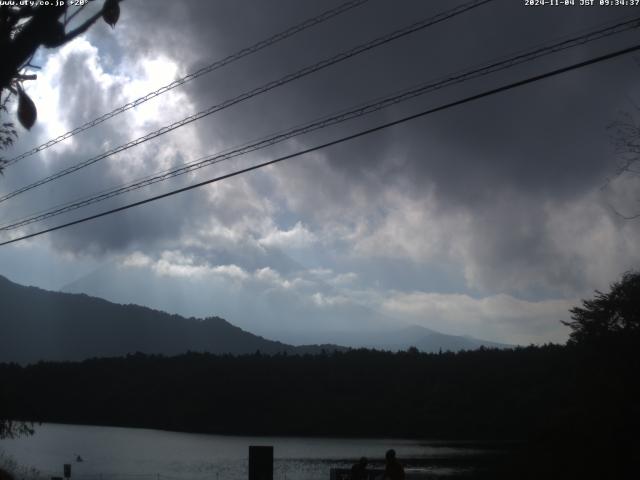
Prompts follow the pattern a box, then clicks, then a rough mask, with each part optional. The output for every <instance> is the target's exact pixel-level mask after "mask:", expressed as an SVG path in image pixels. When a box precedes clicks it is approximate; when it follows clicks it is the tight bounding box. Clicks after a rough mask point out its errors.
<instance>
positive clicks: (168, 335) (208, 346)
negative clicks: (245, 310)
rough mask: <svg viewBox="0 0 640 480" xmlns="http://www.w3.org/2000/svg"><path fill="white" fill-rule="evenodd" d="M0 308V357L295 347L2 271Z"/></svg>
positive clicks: (25, 359)
mask: <svg viewBox="0 0 640 480" xmlns="http://www.w3.org/2000/svg"><path fill="white" fill-rule="evenodd" d="M0 309H1V310H0V361H2V362H7V361H14V362H19V363H29V362H34V361H38V360H80V359H85V358H90V357H104V356H118V355H125V354H127V353H131V352H137V351H140V352H144V353H162V354H166V355H174V354H178V353H184V352H186V351H188V350H191V351H208V352H212V353H236V354H238V353H253V352H255V351H256V350H260V351H261V352H264V353H275V352H282V351H289V352H293V351H296V347H292V346H290V345H286V344H283V343H280V342H274V341H270V340H266V339H264V338H262V337H259V336H256V335H253V334H251V333H249V332H246V331H244V330H242V329H240V328H238V327H235V326H233V325H231V324H230V323H228V322H227V321H225V320H223V319H221V318H217V317H213V318H208V319H205V320H199V319H195V318H184V317H181V316H179V315H170V314H168V313H165V312H161V311H157V310H152V309H150V308H146V307H141V306H137V305H119V304H115V303H111V302H108V301H106V300H102V299H99V298H94V297H89V296H87V295H83V294H68V293H58V292H50V291H46V290H42V289H39V288H35V287H24V286H21V285H18V284H15V283H13V282H11V281H9V280H8V279H6V278H4V277H2V276H0ZM319 348H320V347H313V346H311V347H300V350H301V351H304V352H309V351H314V350H318V349H319ZM325 348H330V346H325Z"/></svg>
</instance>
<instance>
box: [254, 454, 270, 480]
mask: <svg viewBox="0 0 640 480" xmlns="http://www.w3.org/2000/svg"><path fill="white" fill-rule="evenodd" d="M249 480H273V447H272V446H269V447H258V446H249Z"/></svg>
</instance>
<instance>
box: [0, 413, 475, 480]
mask: <svg viewBox="0 0 640 480" xmlns="http://www.w3.org/2000/svg"><path fill="white" fill-rule="evenodd" d="M249 445H272V446H273V447H274V480H329V469H330V468H334V467H337V468H350V467H351V465H352V464H353V463H354V462H355V461H356V459H358V458H359V457H361V456H366V457H368V458H369V459H370V462H371V463H373V465H371V466H372V467H373V468H382V467H383V458H384V453H385V452H386V450H388V449H389V448H394V449H395V450H396V452H397V456H398V458H399V459H400V460H401V462H402V463H403V464H404V465H405V468H407V469H408V472H409V473H413V474H419V475H420V476H422V477H423V478H424V477H425V476H441V475H442V476H444V478H446V477H447V476H449V475H451V474H453V473H463V472H464V471H465V470H466V471H468V468H469V467H462V466H456V465H455V459H456V458H459V459H460V460H461V464H464V463H465V460H469V458H471V457H475V456H478V455H482V454H483V450H482V449H481V448H475V447H471V446H468V445H465V444H460V443H451V442H438V441H433V442H430V441H418V440H398V439H389V440H385V439H366V438H365V439H338V438H297V437H242V436H223V435H204V434H194V433H179V432H166V431H160V430H147V429H137V428H116V427H94V426H81V425H60V424H42V425H40V426H37V427H36V434H35V435H33V436H31V437H23V438H19V439H14V440H2V441H0V451H1V452H3V453H2V456H3V457H4V458H3V459H2V460H3V461H5V462H6V461H7V460H8V459H13V460H14V461H15V462H17V464H18V465H20V466H21V467H27V468H35V469H37V470H38V471H39V472H40V475H41V476H42V477H45V478H50V477H51V476H62V468H63V467H62V466H63V464H65V463H71V464H72V480H74V479H87V480H100V479H102V480H204V479H211V480H246V479H247V462H248V460H247V459H248V450H249V448H248V447H249ZM78 455H79V456H81V457H82V460H83V461H82V462H77V461H76V460H77V456H78ZM440 460H443V461H440ZM452 460H453V461H452ZM410 476H411V475H410Z"/></svg>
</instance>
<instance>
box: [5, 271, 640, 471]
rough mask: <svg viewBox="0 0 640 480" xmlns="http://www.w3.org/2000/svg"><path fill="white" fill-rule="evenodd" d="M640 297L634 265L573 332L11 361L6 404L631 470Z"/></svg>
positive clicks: (637, 413)
mask: <svg viewBox="0 0 640 480" xmlns="http://www.w3.org/2000/svg"><path fill="white" fill-rule="evenodd" d="M639 303H640V274H638V273H634V272H631V273H627V274H625V275H624V277H623V278H622V280H621V281H619V282H617V283H615V284H613V285H612V288H611V291H610V292H609V293H601V292H596V295H595V298H593V299H591V300H585V301H584V302H583V305H582V306H581V307H576V308H574V309H572V311H571V313H572V321H571V322H569V323H568V326H569V327H570V328H571V329H572V334H571V338H570V341H569V342H568V344H567V345H545V346H537V347H536V346H531V347H526V348H516V349H511V350H498V349H479V350H476V351H466V352H458V353H451V352H445V353H441V354H426V353H420V352H419V351H417V350H416V349H410V350H409V351H406V352H398V353H390V352H380V351H371V350H351V351H344V352H333V353H331V354H326V353H325V354H321V355H291V354H288V355H287V354H278V355H264V354H260V353H259V352H256V353H255V354H253V355H241V356H233V355H212V354H205V353H193V352H192V353H187V354H183V355H179V356H175V357H164V356H158V355H144V354H135V355H129V356H126V357H119V358H101V359H91V360H86V361H83V362H41V363H38V364H35V365H30V366H19V365H17V364H0V400H1V402H0V407H1V408H2V416H3V417H4V418H12V419H17V420H28V421H36V422H37V421H49V422H61V423H81V424H94V425H120V426H131V427H151V428H160V429H168V430H182V431H193V432H211V433H226V434H264V435H313V436H318V435H320V436H322V435H327V436H335V435H341V436H380V437H393V436H395V437H417V438H450V439H475V440H479V439H505V440H517V441H521V442H525V445H526V448H524V449H523V450H521V451H520V453H518V454H516V455H514V456H513V458H514V459H516V460H514V461H516V462H520V463H519V464H518V465H520V466H521V465H522V464H527V465H529V467H528V468H529V469H530V470H531V472H533V473H532V475H533V474H535V475H537V476H538V477H539V478H559V477H554V476H551V475H549V472H548V471H547V472H545V468H546V469H549V468H552V467H549V465H553V469H554V471H560V472H563V473H564V474H566V475H569V473H568V472H574V473H575V472H580V473H581V475H583V476H584V475H586V474H588V473H593V472H596V473H598V474H599V475H605V477H603V478H614V477H615V478H626V477H624V476H621V475H622V474H621V473H620V472H621V471H622V470H620V469H622V468H628V467H629V468H630V466H632V467H633V468H638V467H640V465H638V464H637V462H638V460H637V458H638V455H637V451H638V450H637V449H638V447H639V446H640V445H639V443H638V438H639V437H638V432H639V430H640V402H639V398H640V384H639V382H638V372H639V371H640V368H639V367H640V349H639V348H638V347H640V329H639V328H638V325H639V324H640V317H639V312H640V308H639ZM532 456H533V457H535V459H532ZM531 462H534V463H533V464H531ZM633 462H636V463H635V464H634V463H633ZM532 465H533V467H532ZM534 467H535V468H534ZM611 472H618V473H617V474H616V475H614V476H611V475H610V474H611ZM540 475H542V477H540ZM521 478H528V477H521ZM532 478H535V476H534V477H532ZM565 478H574V477H571V476H566V477H565ZM576 478H577V477H576ZM589 478H590V477H589Z"/></svg>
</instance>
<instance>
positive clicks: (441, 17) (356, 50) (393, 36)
mask: <svg viewBox="0 0 640 480" xmlns="http://www.w3.org/2000/svg"><path fill="white" fill-rule="evenodd" d="M491 1H493V0H474V1H472V2H469V3H466V4H463V5H459V6H457V7H455V8H452V9H450V10H447V11H445V12H442V13H439V14H437V15H435V16H432V17H429V18H426V19H423V20H421V21H419V22H416V23H413V24H411V25H409V26H406V27H404V28H401V29H399V30H395V31H393V32H391V33H389V34H386V35H383V36H381V37H377V38H375V39H373V40H371V41H369V42H367V43H364V44H361V45H358V46H356V47H353V48H351V49H350V50H347V51H344V52H342V53H339V54H337V55H334V56H332V57H330V58H327V59H325V60H321V61H320V62H317V63H315V64H313V65H309V66H307V67H304V68H302V69H300V70H298V71H296V72H294V73H290V74H288V75H285V76H284V77H281V78H280V79H278V80H274V81H271V82H269V83H266V84H264V85H262V86H260V87H257V88H255V89H253V90H250V91H247V92H245V93H243V94H241V95H238V96H236V97H234V98H232V99H229V100H226V101H224V102H222V103H219V104H217V105H213V106H211V107H209V108H207V109H206V110H202V111H200V112H198V113H195V114H193V115H190V116H188V117H186V118H184V119H182V120H179V121H177V122H174V123H172V124H170V125H167V126H165V127H162V128H160V129H158V130H155V131H153V132H151V133H148V134H147V135H144V136H142V137H139V138H137V139H135V140H132V141H130V142H128V143H126V144H123V145H120V146H119V147H116V148H114V149H112V150H109V151H107V152H104V153H102V154H100V155H97V156H95V157H92V158H89V159H87V160H84V161H82V162H80V163H77V164H75V165H72V166H70V167H68V168H65V169H63V170H60V171H58V172H57V173H54V174H52V175H50V176H48V177H45V178H43V179H41V180H38V181H36V182H34V183H31V184H30V185H27V186H25V187H22V188H19V189H18V190H14V191H13V192H10V193H7V194H5V195H3V196H1V197H0V203H1V202H4V201H6V200H9V199H10V198H13V197H15V196H16V195H20V194H21V193H24V192H28V191H29V190H32V189H34V188H37V187H39V186H41V185H45V184H47V183H49V182H51V181H53V180H56V179H58V178H61V177H64V176H66V175H69V174H71V173H73V172H76V171H78V170H80V169H82V168H85V167H88V166H89V165H93V164H94V163H96V162H99V161H100V160H103V159H105V158H107V157H110V156H111V155H114V154H116V153H119V152H122V151H125V150H128V149H129V148H132V147H134V146H136V145H140V144H141V143H144V142H146V141H148V140H151V139H153V138H156V137H159V136H160V135H164V134H165V133H168V132H170V131H173V130H175V129H177V128H179V127H182V126H184V125H187V124H189V123H192V122H195V121H196V120H200V119H201V118H204V117H206V116H209V115H211V114H213V113H216V112H219V111H221V110H224V109H226V108H229V107H231V106H233V105H235V104H237V103H240V102H243V101H245V100H248V99H250V98H252V97H255V96H257V95H260V94H263V93H265V92H268V91H269V90H272V89H274V88H276V87H280V86H282V85H285V84H287V83H290V82H292V81H294V80H297V79H299V78H302V77H305V76H307V75H310V74H312V73H315V72H317V71H319V70H322V69H324V68H327V67H329V66H332V65H335V64H337V63H340V62H343V61H345V60H348V59H350V58H353V57H355V56H356V55H360V54H362V53H364V52H367V51H369V50H372V49H374V48H377V47H379V46H381V45H384V44H387V43H389V42H392V41H394V40H397V39H399V38H402V37H405V36H407V35H410V34H412V33H415V32H418V31H420V30H423V29H425V28H427V27H430V26H432V25H435V24H437V23H441V22H443V21H445V20H448V19H450V18H453V17H455V16H458V15H461V14H462V13H465V12H467V11H469V10H472V9H474V8H477V7H480V6H482V5H484V4H486V3H489V2H491Z"/></svg>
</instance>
